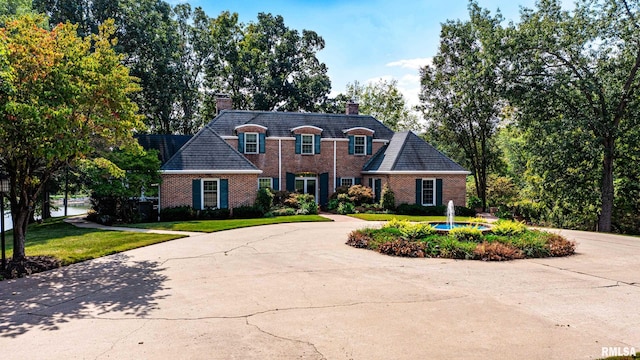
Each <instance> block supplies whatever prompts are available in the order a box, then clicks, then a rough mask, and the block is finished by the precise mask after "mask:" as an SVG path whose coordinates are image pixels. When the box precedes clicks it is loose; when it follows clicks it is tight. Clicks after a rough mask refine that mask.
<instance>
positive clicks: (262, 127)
mask: <svg viewBox="0 0 640 360" xmlns="http://www.w3.org/2000/svg"><path fill="white" fill-rule="evenodd" d="M248 126H255V127H259V128H261V129H263V130H267V127H266V126H262V125H258V124H242V125H238V126H236V127H234V128H233V130H238V129H241V128H243V127H248Z"/></svg>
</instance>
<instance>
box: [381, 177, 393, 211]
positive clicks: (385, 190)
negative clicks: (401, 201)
mask: <svg viewBox="0 0 640 360" xmlns="http://www.w3.org/2000/svg"><path fill="white" fill-rule="evenodd" d="M380 206H382V208H383V209H385V210H389V211H393V210H395V208H396V194H395V193H394V192H393V190H391V188H390V187H389V185H387V184H386V183H385V184H384V185H383V186H382V193H381V195H380Z"/></svg>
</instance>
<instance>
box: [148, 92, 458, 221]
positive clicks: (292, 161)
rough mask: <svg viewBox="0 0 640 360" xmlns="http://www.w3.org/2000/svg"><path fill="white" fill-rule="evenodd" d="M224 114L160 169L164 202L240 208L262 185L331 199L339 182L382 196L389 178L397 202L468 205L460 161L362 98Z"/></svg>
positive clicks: (226, 105) (223, 107)
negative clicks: (376, 112) (318, 109)
mask: <svg viewBox="0 0 640 360" xmlns="http://www.w3.org/2000/svg"><path fill="white" fill-rule="evenodd" d="M219 100H222V101H219V102H218V106H219V114H218V116H216V118H215V119H213V120H212V121H211V122H210V123H209V124H207V125H206V126H205V127H204V128H203V129H202V130H200V131H199V132H198V133H197V134H196V135H194V136H193V137H192V138H191V139H190V140H189V141H187V142H186V143H185V144H184V145H183V146H182V147H181V148H180V149H179V150H178V151H177V152H176V153H175V154H173V156H172V157H171V158H170V159H169V160H168V161H166V162H165V163H164V165H163V166H162V169H161V173H162V184H161V187H160V207H161V208H167V207H173V206H183V205H190V206H193V207H194V208H196V209H204V208H206V207H218V208H231V209H232V208H234V207H238V206H242V205H251V204H253V202H254V200H255V198H256V194H257V191H258V189H259V188H262V187H269V188H272V189H274V190H288V191H296V192H302V193H308V194H312V195H314V196H315V198H316V200H317V202H318V203H319V204H320V205H326V204H327V201H328V198H329V196H330V195H331V194H332V193H333V192H334V191H335V189H336V188H337V187H339V186H344V185H355V184H363V185H368V186H370V187H371V188H373V190H374V194H375V196H376V198H377V199H379V197H380V193H381V189H382V186H383V185H384V184H388V186H389V187H390V188H391V189H392V190H393V191H394V193H395V198H396V205H398V204H401V203H418V204H421V205H426V206H429V205H440V204H442V203H443V202H444V203H446V202H447V201H449V200H453V201H454V203H455V204H460V205H463V204H464V203H465V190H466V176H467V175H468V174H469V172H468V171H466V170H465V169H464V168H462V167H461V166H460V165H458V164H456V163H455V162H453V161H452V160H451V159H449V158H447V157H446V156H445V155H443V154H442V153H440V152H439V151H437V150H436V149H435V148H434V147H432V146H431V145H430V144H428V143H426V142H425V141H424V140H422V139H420V138H419V137H418V136H416V135H415V134H413V133H411V132H400V133H394V132H393V131H391V130H390V129H389V128H387V127H386V126H384V125H383V124H382V123H381V122H379V121H378V120H376V119H375V118H373V117H371V116H366V115H359V114H358V106H357V104H348V106H347V112H346V114H318V113H300V112H264V111H239V110H232V109H230V101H228V100H230V99H219Z"/></svg>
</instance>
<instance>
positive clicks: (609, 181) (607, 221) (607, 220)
mask: <svg viewBox="0 0 640 360" xmlns="http://www.w3.org/2000/svg"><path fill="white" fill-rule="evenodd" d="M614 144H615V143H614V140H613V138H612V137H611V136H608V137H606V138H605V140H604V160H603V167H602V187H601V189H600V191H601V193H602V209H601V211H600V217H599V219H598V231H600V232H611V218H612V217H613V152H614Z"/></svg>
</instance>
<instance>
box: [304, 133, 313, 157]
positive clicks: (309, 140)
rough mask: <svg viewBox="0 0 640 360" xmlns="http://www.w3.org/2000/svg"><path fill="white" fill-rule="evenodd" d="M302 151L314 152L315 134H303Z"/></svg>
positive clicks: (305, 152) (306, 152)
mask: <svg viewBox="0 0 640 360" xmlns="http://www.w3.org/2000/svg"><path fill="white" fill-rule="evenodd" d="M302 153H303V154H313V135H302Z"/></svg>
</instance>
